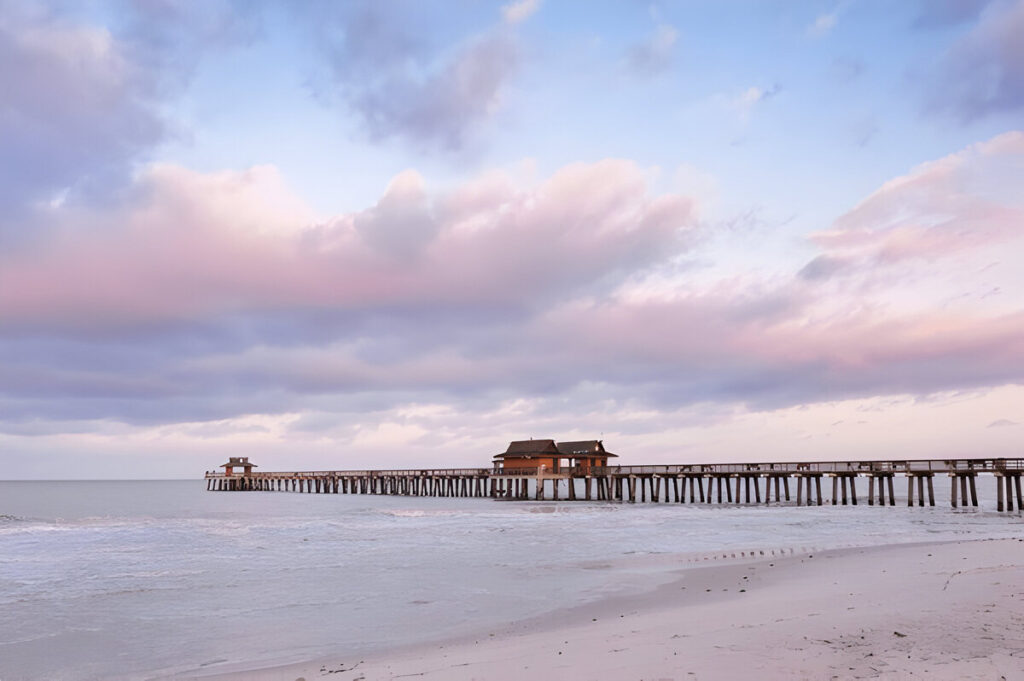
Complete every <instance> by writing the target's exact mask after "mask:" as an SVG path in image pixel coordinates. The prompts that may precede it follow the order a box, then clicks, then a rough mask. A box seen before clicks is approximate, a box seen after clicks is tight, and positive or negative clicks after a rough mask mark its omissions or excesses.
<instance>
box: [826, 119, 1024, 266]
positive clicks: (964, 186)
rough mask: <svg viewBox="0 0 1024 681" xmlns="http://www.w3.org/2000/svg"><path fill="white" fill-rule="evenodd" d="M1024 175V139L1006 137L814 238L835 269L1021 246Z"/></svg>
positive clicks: (889, 190) (866, 205)
mask: <svg viewBox="0 0 1024 681" xmlns="http://www.w3.org/2000/svg"><path fill="white" fill-rule="evenodd" d="M1022 175H1024V133H1021V132H1009V133H1005V134H1003V135H1000V136H997V137H995V138H993V139H992V140H989V141H988V142H984V143H980V144H976V145H972V146H970V147H968V148H967V149H964V150H963V151H960V152H957V153H955V154H951V155H950V156H947V157H945V158H942V159H939V160H936V161H931V162H929V163H925V164H922V165H920V166H918V167H917V168H915V169H914V170H912V171H911V172H910V173H908V174H907V175H904V176H901V177H897V178H894V179H892V180H889V181H888V182H886V183H885V184H884V185H883V186H882V187H881V188H880V189H878V190H877V191H875V192H874V193H872V194H871V195H870V196H868V197H867V198H866V199H864V200H863V201H862V202H861V203H860V204H859V205H858V206H856V207H855V208H854V209H852V210H851V211H849V212H847V213H846V214H844V215H843V216H841V217H840V218H839V219H838V220H836V222H835V224H834V225H833V227H832V228H831V229H829V230H825V231H822V232H818V233H816V234H814V235H812V237H811V238H812V239H813V241H814V242H815V243H816V244H818V245H819V246H821V247H822V248H824V249H825V250H826V255H827V256H828V257H829V258H830V260H829V261H828V262H837V260H836V259H837V258H841V259H844V260H846V261H850V260H852V259H860V260H861V261H862V263H864V264H871V265H872V266H888V265H895V264H898V263H901V262H905V261H908V260H915V259H920V260H932V259H937V258H948V257H951V256H958V255H963V254H964V253H966V252H968V251H971V250H977V249H981V248H984V247H986V246H990V245H994V244H999V243H1003V242H1006V241H1009V240H1015V239H1020V238H1021V236H1022V234H1021V231H1020V225H1021V224H1022V223H1024V199H1022V197H1021V195H1020V192H1018V191H1017V190H1016V189H1014V188H1013V186H1012V185H1013V181H1012V180H1010V179H1009V178H1013V177H1021V176H1022ZM808 267H811V265H809V266H808ZM816 267H817V266H815V267H812V270H813V269H815V268H816Z"/></svg>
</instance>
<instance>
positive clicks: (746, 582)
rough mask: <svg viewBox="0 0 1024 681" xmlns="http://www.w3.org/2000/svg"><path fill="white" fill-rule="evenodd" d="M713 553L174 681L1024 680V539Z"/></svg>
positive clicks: (186, 676) (182, 676) (190, 675)
mask: <svg viewBox="0 0 1024 681" xmlns="http://www.w3.org/2000/svg"><path fill="white" fill-rule="evenodd" d="M758 557H759V556H758ZM711 562H712V565H710V566H708V567H704V566H703V565H701V566H700V567H688V568H687V567H685V565H683V566H681V567H684V569H681V570H678V572H677V573H676V578H675V579H673V581H671V582H670V583H668V584H664V585H662V586H660V587H658V588H657V589H655V590H653V591H648V592H646V593H641V594H640V595H635V596H619V597H614V598H611V599H608V600H604V601H600V602H597V603H593V604H588V605H585V606H581V607H578V608H573V609H570V610H565V611H561V612H559V613H555V614H552V615H549V616H546V617H544V618H539V619H534V620H529V621H525V622H519V623H510V624H509V625H507V626H506V627H504V628H498V629H495V630H493V631H483V632H480V634H479V635H478V636H475V637H472V638H467V639H461V640H456V641H448V642H444V643H436V644H433V645H428V646H418V647H414V648H405V649H403V648H395V649H393V650H392V651H389V652H385V653H381V654H375V655H371V656H355V657H353V656H350V655H346V654H345V653H343V652H340V653H339V654H337V655H333V656H330V657H328V658H325V659H320V660H316V661H311V662H308V663H302V664H293V665H287V666H279V667H272V668H264V669H256V670H234V671H232V672H229V673H214V672H213V670H208V671H207V672H205V673H202V674H194V673H193V674H186V675H181V676H178V677H175V678H178V679H182V678H196V679H199V678H202V679H219V680H220V681H239V680H242V679H252V680H254V681H297V680H300V679H305V680H306V681H311V680H312V679H319V678H330V679H336V680H338V681H360V680H363V681H376V680H390V679H406V678H415V679H438V680H441V679H444V680H452V681H470V680H482V679H487V680H493V681H505V680H508V681H511V680H513V679H523V678H537V679H594V680H608V681H613V680H614V681H617V680H621V679H636V680H638V681H639V680H650V681H661V680H664V679H673V680H688V679H738V678H756V679H864V678H871V679H905V678H927V679H950V680H952V679H979V680H981V679H986V680H1001V679H1005V680H1006V681H1016V680H1020V679H1024V539H1019V540H1012V539H1000V540H977V541H962V542H949V543H937V544H913V545H896V546H881V547H868V548H855V549H841V550H832V551H825V552H819V553H809V554H804V555H793V556H785V557H781V558H778V557H776V558H769V559H764V560H758V559H755V560H754V561H749V560H747V561H743V560H740V559H737V560H735V561H734V560H732V559H731V556H727V557H726V560H725V561H724V562H715V561H711ZM690 565H692V563H691V564H690ZM396 643H397V642H396Z"/></svg>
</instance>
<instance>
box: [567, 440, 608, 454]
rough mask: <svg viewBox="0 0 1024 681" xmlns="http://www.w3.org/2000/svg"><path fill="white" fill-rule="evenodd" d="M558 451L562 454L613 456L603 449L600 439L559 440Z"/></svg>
mask: <svg viewBox="0 0 1024 681" xmlns="http://www.w3.org/2000/svg"><path fill="white" fill-rule="evenodd" d="M558 451H559V453H560V454H561V455H562V456H614V457H616V458H618V455H617V454H612V453H611V452H607V451H605V449H604V442H602V441H601V440H577V441H575V442H559V443H558Z"/></svg>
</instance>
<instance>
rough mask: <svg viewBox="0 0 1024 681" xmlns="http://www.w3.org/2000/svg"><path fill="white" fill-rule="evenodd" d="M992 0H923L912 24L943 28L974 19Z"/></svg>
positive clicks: (921, 26) (920, 26)
mask: <svg viewBox="0 0 1024 681" xmlns="http://www.w3.org/2000/svg"><path fill="white" fill-rule="evenodd" d="M991 1H992V0H923V1H922V2H921V3H920V7H919V8H918V10H919V11H918V15H917V18H916V19H915V20H914V25H915V26H917V27H918V28H943V27H947V26H956V25H958V24H962V23H965V22H968V21H973V20H975V19H976V18H977V17H978V15H979V14H981V11H982V10H983V9H985V7H986V6H987V5H989V4H990V2H991Z"/></svg>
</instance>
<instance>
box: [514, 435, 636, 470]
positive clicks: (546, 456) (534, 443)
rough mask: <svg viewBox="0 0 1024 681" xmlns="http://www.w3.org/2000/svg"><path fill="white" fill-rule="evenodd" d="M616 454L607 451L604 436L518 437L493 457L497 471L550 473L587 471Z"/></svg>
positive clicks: (605, 462)
mask: <svg viewBox="0 0 1024 681" xmlns="http://www.w3.org/2000/svg"><path fill="white" fill-rule="evenodd" d="M617 456H618V455H617V454H612V453H611V452H608V451H605V448H604V443H603V442H602V441H601V440H578V441H575V442H559V443H555V441H554V440H516V441H513V442H510V443H509V445H508V449H506V450H505V451H504V452H502V453H501V454H497V455H495V457H494V469H495V470H496V471H499V470H503V471H522V472H523V473H524V474H532V473H533V472H534V471H537V472H542V474H543V473H549V474H556V475H561V474H571V473H578V474H584V475H586V474H588V473H589V472H590V470H591V469H592V468H603V467H605V466H607V465H608V458H609V457H617Z"/></svg>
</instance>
